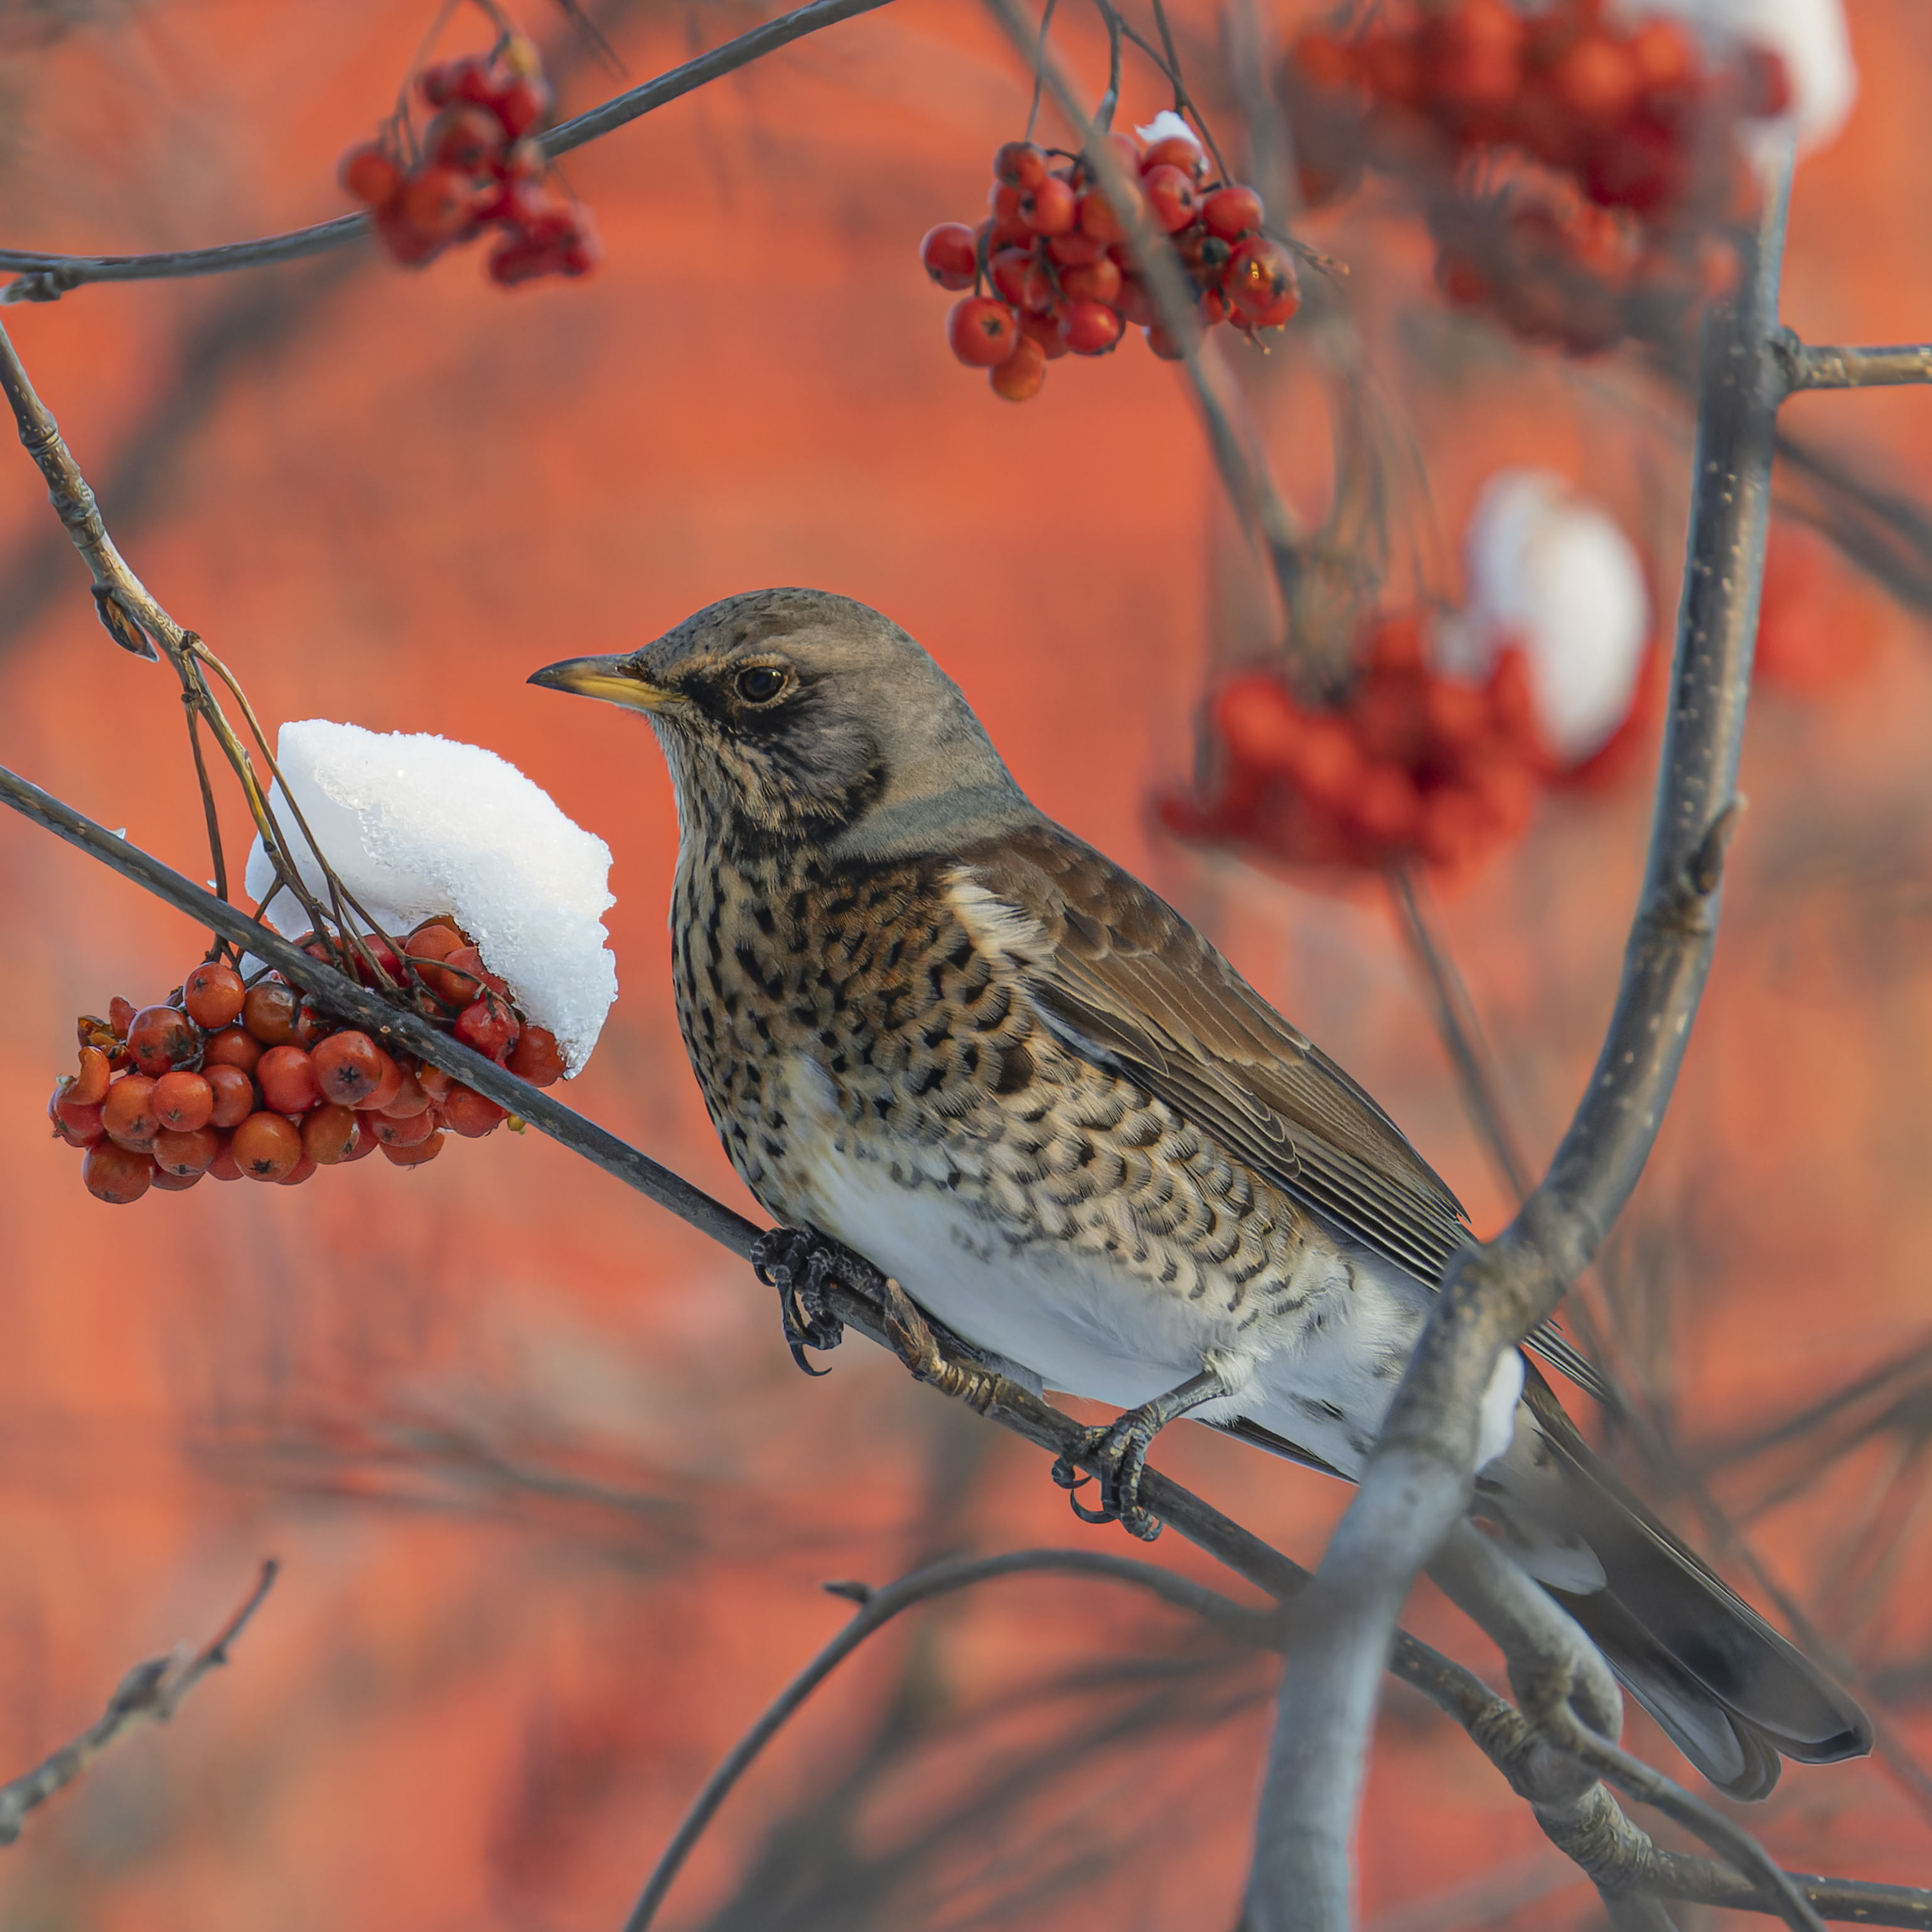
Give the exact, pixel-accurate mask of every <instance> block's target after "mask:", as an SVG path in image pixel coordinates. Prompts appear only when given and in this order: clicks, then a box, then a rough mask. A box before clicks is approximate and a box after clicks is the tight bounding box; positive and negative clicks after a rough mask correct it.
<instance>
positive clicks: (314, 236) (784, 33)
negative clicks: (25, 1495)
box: [0, 0, 889, 302]
mask: <svg viewBox="0 0 1932 1932" xmlns="http://www.w3.org/2000/svg"><path fill="white" fill-rule="evenodd" d="M888 4H889V0H812V3H811V5H809V6H805V7H798V8H796V9H795V10H793V11H792V12H791V13H784V14H781V15H780V16H779V17H778V19H777V20H767V21H766V22H765V23H764V24H763V26H757V27H754V28H751V31H749V32H748V33H744V34H739V35H738V37H736V39H735V40H727V41H726V42H725V43H724V45H723V46H721V47H714V48H713V49H712V50H711V52H709V53H706V54H700V55H698V56H697V58H696V59H695V60H689V61H686V62H685V63H684V65H682V67H675V68H672V69H671V70H670V72H669V73H668V74H659V75H658V76H657V77H656V78H655V80H647V81H646V82H644V83H643V84H642V85H641V86H637V87H634V88H631V89H629V90H628V92H625V93H623V94H620V95H617V96H616V97H615V98H613V99H612V100H610V101H605V102H604V104H603V105H602V106H601V107H593V108H592V109H591V110H589V112H588V113H584V114H580V115H577V117H576V118H574V120H570V121H561V122H559V124H557V125H556V127H553V128H551V129H550V130H549V131H548V132H547V133H544V134H542V135H540V136H538V140H539V142H540V144H541V146H542V148H543V151H544V153H545V154H547V155H548V156H549V157H551V158H552V159H555V157H556V156H557V155H559V154H568V153H569V152H570V151H571V149H572V148H580V147H582V146H583V145H584V143H585V142H587V141H594V140H596V139H598V138H599V137H600V136H602V135H605V134H607V133H610V131H611V130H612V129H613V128H615V127H622V126H623V125H624V124H625V123H626V122H627V121H634V120H636V119H637V118H638V116H639V115H643V114H648V113H650V112H651V111H652V110H653V109H654V108H658V107H663V106H664V104H666V103H667V102H668V101H675V100H676V99H678V98H679V96H680V95H686V94H688V93H690V92H691V91H692V89H694V88H699V87H702V86H703V85H704V84H705V83H706V82H707V81H712V80H717V79H718V78H719V77H721V76H722V75H724V74H733V73H735V72H736V71H737V70H738V69H739V68H742V67H746V66H748V65H750V64H751V62H753V61H754V60H757V59H760V58H762V57H763V55H766V54H769V53H773V52H776V51H777V50H778V49H779V48H780V47H783V46H790V44H791V43H792V42H793V40H802V39H803V38H804V37H805V35H806V34H815V33H817V31H819V30H820V28H823V27H829V26H835V25H836V24H837V23H838V22H839V21H841V20H850V19H851V18H852V17H853V16H854V15H855V14H858V13H871V12H872V11H873V10H874V9H875V8H877V7H883V6H885V5H888ZM369 228H370V221H369V217H368V215H367V214H362V213H358V214H342V215H338V216H337V217H335V220H332V221H323V222H318V223H316V225H315V226H313V227H311V228H299V229H294V230H293V231H292V232H290V233H287V234H285V235H270V236H264V237H263V238H262V239H260V240H259V241H253V242H225V243H223V245H221V246H220V247H219V248H186V249H168V250H163V251H160V252H159V253H157V254H148V255H59V254H42V253H41V252H40V251H37V250H34V249H28V248H0V272H14V273H16V274H17V275H19V277H20V280H18V281H13V282H11V283H9V284H7V287H5V289H0V302H52V301H54V300H55V299H58V297H59V296H62V295H65V294H66V293H68V291H69V290H72V289H77V288H79V287H81V286H82V285H83V284H86V283H88V282H139V281H178V280H180V279H181V278H185V277H189V276H194V275H226V274H229V273H230V272H233V270H235V269H259V268H266V267H269V266H272V264H275V263H281V262H296V261H300V260H303V259H304V258H305V257H308V256H310V255H321V254H327V253H328V252H329V250H331V249H332V248H344V247H345V246H347V244H349V243H350V242H359V241H360V240H361V239H362V238H363V237H364V236H366V235H367V234H368V233H369Z"/></svg>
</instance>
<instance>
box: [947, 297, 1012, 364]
mask: <svg viewBox="0 0 1932 1932" xmlns="http://www.w3.org/2000/svg"><path fill="white" fill-rule="evenodd" d="M946 338H947V341H949V342H950V343H951V344H952V345H953V354H954V355H956V356H958V357H959V359H960V361H961V362H964V363H966V364H968V365H970V366H971V368H975V369H990V368H993V367H994V366H995V364H997V363H1001V362H1004V361H1005V360H1006V359H1007V357H1008V356H1010V355H1011V354H1012V353H1013V346H1014V344H1016V343H1017V342H1018V341H1019V339H1020V332H1019V318H1018V317H1016V315H1015V314H1013V311H1012V310H1011V309H1010V308H1008V307H1007V305H1006V304H1005V303H1004V302H995V301H993V300H992V299H990V298H989V297H988V296H968V298H967V299H966V300H965V301H964V302H955V303H954V304H953V311H952V313H951V314H950V315H948V316H947V318H946Z"/></svg>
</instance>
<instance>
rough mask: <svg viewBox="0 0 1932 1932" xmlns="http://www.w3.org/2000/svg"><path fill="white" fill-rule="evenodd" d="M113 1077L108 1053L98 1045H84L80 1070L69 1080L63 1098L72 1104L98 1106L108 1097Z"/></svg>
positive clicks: (76, 1105)
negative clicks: (108, 1089)
mask: <svg viewBox="0 0 1932 1932" xmlns="http://www.w3.org/2000/svg"><path fill="white" fill-rule="evenodd" d="M113 1077H114V1070H113V1067H111V1066H110V1064H109V1062H108V1058H107V1055H106V1054H104V1053H103V1052H101V1049H100V1048H98V1046H83V1048H82V1049H80V1072H79V1073H77V1074H76V1075H75V1076H74V1078H73V1079H71V1081H70V1082H68V1085H67V1088H66V1091H65V1092H64V1093H63V1094H62V1095H61V1098H62V1100H64V1101H65V1102H66V1103H68V1105H69V1106H74V1107H98V1106H100V1105H101V1102H102V1101H104V1100H106V1099H107V1085H108V1082H110V1080H111V1079H113Z"/></svg>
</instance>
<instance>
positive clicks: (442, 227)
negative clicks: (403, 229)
mask: <svg viewBox="0 0 1932 1932" xmlns="http://www.w3.org/2000/svg"><path fill="white" fill-rule="evenodd" d="M475 195H476V190H475V187H473V186H472V184H471V182H470V179H469V176H468V175H466V174H463V173H461V172H459V171H458V169H455V168H446V167H440V166H437V165H436V164H435V163H431V165H430V166H427V167H422V168H419V169H416V171H415V172H413V174H410V175H407V176H405V177H404V181H403V184H402V186H401V187H400V188H398V190H397V191H396V199H395V211H396V213H397V214H398V216H399V217H401V220H404V222H407V223H408V224H409V226H410V227H411V228H413V229H415V230H416V233H418V234H419V235H420V236H422V237H423V238H424V239H425V240H428V241H434V242H447V241H451V240H453V239H455V237H456V236H458V235H459V234H460V233H462V231H463V229H464V228H466V226H468V225H469V211H470V203H471V202H472V201H473V200H475Z"/></svg>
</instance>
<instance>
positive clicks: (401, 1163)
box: [382, 1134, 443, 1167]
mask: <svg viewBox="0 0 1932 1932" xmlns="http://www.w3.org/2000/svg"><path fill="white" fill-rule="evenodd" d="M382 1148H383V1159H384V1160H386V1161H388V1162H389V1163H391V1164H392V1166H396V1167H421V1166H422V1165H423V1163H425V1161H431V1160H435V1158H436V1157H437V1155H438V1154H440V1153H442V1151H443V1136H442V1135H441V1134H431V1136H430V1137H429V1139H428V1140H426V1141H419V1142H417V1143H416V1145H415V1146H413V1147H398V1146H396V1145H395V1143H394V1142H389V1141H385V1142H383V1143H382Z"/></svg>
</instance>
